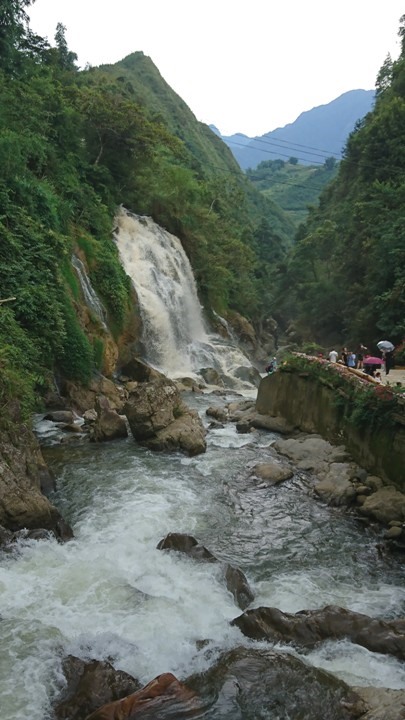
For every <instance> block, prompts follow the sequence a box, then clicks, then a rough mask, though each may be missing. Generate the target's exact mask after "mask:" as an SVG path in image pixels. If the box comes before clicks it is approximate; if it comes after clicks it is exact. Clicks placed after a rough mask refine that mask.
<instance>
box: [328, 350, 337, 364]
mask: <svg viewBox="0 0 405 720" xmlns="http://www.w3.org/2000/svg"><path fill="white" fill-rule="evenodd" d="M337 359H338V353H337V352H336V350H331V351H330V353H329V360H330V361H331V362H336V361H337Z"/></svg>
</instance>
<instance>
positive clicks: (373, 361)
mask: <svg viewBox="0 0 405 720" xmlns="http://www.w3.org/2000/svg"><path fill="white" fill-rule="evenodd" d="M383 362H384V361H383V360H382V359H381V358H378V357H373V356H372V355H368V356H366V357H365V358H364V359H363V363H364V365H382V364H383Z"/></svg>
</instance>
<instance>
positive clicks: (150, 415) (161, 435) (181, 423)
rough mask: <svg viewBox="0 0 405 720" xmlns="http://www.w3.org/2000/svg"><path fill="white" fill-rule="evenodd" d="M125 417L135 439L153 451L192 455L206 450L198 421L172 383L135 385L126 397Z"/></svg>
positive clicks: (166, 380)
mask: <svg viewBox="0 0 405 720" xmlns="http://www.w3.org/2000/svg"><path fill="white" fill-rule="evenodd" d="M124 414H125V415H126V416H127V418H128V423H129V426H130V428H131V431H132V434H133V436H134V438H135V440H137V441H138V442H141V443H142V444H143V445H146V446H147V447H149V448H151V449H152V450H166V451H173V450H182V451H183V452H186V453H188V454H189V455H191V456H192V455H198V454H200V453H203V452H205V450H206V447H207V445H206V439H205V435H206V431H205V428H204V425H203V423H202V421H201V418H200V416H199V415H198V413H197V412H196V411H195V410H191V409H190V408H188V407H187V405H186V403H185V402H184V401H183V400H182V398H181V395H180V393H179V391H178V389H177V387H176V384H175V383H174V382H172V381H171V380H168V379H166V378H164V379H160V380H156V381H154V382H149V383H142V384H140V385H138V387H136V388H135V389H134V391H133V392H131V393H130V395H129V398H128V400H127V402H126V404H125V406H124Z"/></svg>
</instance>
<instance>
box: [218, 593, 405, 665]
mask: <svg viewBox="0 0 405 720" xmlns="http://www.w3.org/2000/svg"><path fill="white" fill-rule="evenodd" d="M231 625H236V626H237V627H238V628H239V629H240V630H241V631H242V632H243V634H244V635H246V636H247V637H250V638H253V639H254V640H269V641H270V642H275V643H277V642H291V643H294V644H296V645H298V646H300V647H305V648H312V647H314V646H315V645H316V644H317V643H319V642H321V641H324V640H329V639H332V640H340V639H342V638H349V639H350V640H351V642H354V643H356V644H357V645H362V646H363V647H365V648H367V649H368V650H371V651H372V652H378V653H383V654H388V655H394V656H395V657H398V658H400V659H401V660H404V659H405V620H388V621H384V620H377V619H375V618H370V617H368V616H367V615H363V614H362V613H356V612H352V611H351V610H346V609H345V608H341V607H338V606H336V605H328V606H327V607H324V608H322V609H320V610H301V612H298V613H295V614H290V613H283V612H282V611H281V610H279V609H278V608H270V607H259V608H255V609H253V610H247V611H246V612H245V613H244V614H243V615H240V616H239V617H238V618H235V619H234V620H232V622H231Z"/></svg>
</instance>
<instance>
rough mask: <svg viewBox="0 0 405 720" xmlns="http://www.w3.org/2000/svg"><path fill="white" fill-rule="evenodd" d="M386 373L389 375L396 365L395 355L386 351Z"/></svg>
mask: <svg viewBox="0 0 405 720" xmlns="http://www.w3.org/2000/svg"><path fill="white" fill-rule="evenodd" d="M384 359H385V374H386V375H388V374H389V371H390V370H391V368H392V367H393V366H394V356H393V354H392V352H386V353H385V358H384Z"/></svg>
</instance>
